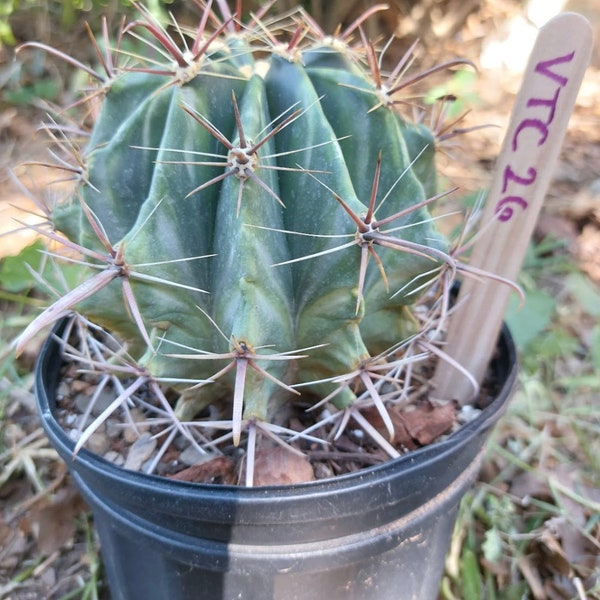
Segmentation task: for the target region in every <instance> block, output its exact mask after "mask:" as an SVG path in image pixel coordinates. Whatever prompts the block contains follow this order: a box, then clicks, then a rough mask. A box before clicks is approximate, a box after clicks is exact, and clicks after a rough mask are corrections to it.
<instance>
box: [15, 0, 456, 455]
mask: <svg viewBox="0 0 600 600" xmlns="http://www.w3.org/2000/svg"><path fill="white" fill-rule="evenodd" d="M210 4H211V3H209V5H208V7H207V8H206V9H205V11H204V12H203V14H202V17H201V20H200V24H199V26H198V28H197V29H196V30H195V32H192V33H191V34H190V33H189V31H188V30H187V29H184V28H183V27H181V28H179V31H177V29H175V31H176V35H177V36H178V37H181V42H179V41H177V42H176V41H175V39H174V38H175V37H176V36H175V34H174V35H173V36H172V35H171V34H170V33H168V31H167V29H165V28H163V26H162V25H160V24H159V23H158V22H157V21H156V20H155V19H154V18H153V17H152V16H151V15H150V13H148V12H147V11H146V10H145V9H144V8H143V7H138V8H139V9H140V11H141V18H140V20H139V21H136V22H134V23H131V24H129V25H127V26H126V27H124V28H123V29H122V30H121V33H120V36H119V41H118V44H119V45H120V44H121V37H122V36H123V35H124V34H132V35H134V36H135V38H136V39H137V41H138V43H139V46H141V50H138V51H136V52H132V53H129V52H125V51H124V50H122V49H120V48H117V49H116V50H113V51H111V52H108V53H107V54H106V55H105V56H104V55H102V56H101V58H102V60H101V64H102V67H103V69H104V72H103V73H102V74H97V73H95V72H92V71H91V70H88V72H90V73H92V77H93V78H94V79H97V80H98V81H99V85H98V87H97V89H95V90H94V91H92V92H91V93H90V95H89V98H86V100H89V101H90V102H91V103H92V104H93V106H95V107H97V106H98V104H99V103H100V108H99V109H97V110H96V113H95V115H96V116H95V118H94V122H93V124H92V126H91V130H90V131H89V134H87V133H86V138H85V139H84V142H83V143H80V145H79V146H78V145H77V144H78V143H79V142H81V135H80V134H81V132H78V135H79V137H77V139H72V138H73V136H72V135H70V134H69V133H67V132H66V131H65V132H62V133H61V134H60V136H59V139H60V141H61V144H62V146H63V147H65V146H68V147H69V148H70V149H71V150H72V153H73V156H74V157H75V159H76V161H77V177H78V184H77V187H76V190H75V192H74V193H73V194H72V196H71V197H70V198H68V199H67V200H65V201H62V202H60V203H58V204H57V205H56V206H54V207H52V210H51V213H50V217H51V219H50V220H51V223H52V232H51V233H49V234H48V235H49V236H50V237H53V238H55V239H59V236H60V239H61V240H63V239H64V238H66V241H64V243H65V244H66V245H67V247H68V248H69V249H74V250H77V251H78V252H79V253H80V254H81V255H82V256H83V257H84V258H83V261H85V263H86V264H87V266H88V270H89V278H88V279H87V280H86V281H84V282H83V283H82V284H81V285H80V286H79V287H77V288H75V289H73V290H71V291H70V292H69V293H68V294H66V295H65V296H64V297H63V298H61V299H60V300H59V301H58V302H57V303H56V304H55V305H54V306H53V307H52V308H51V309H49V310H48V311H47V312H45V313H44V314H43V315H42V316H41V317H39V318H38V319H37V320H36V322H34V324H33V326H32V328H30V329H29V330H28V331H27V332H25V334H24V335H23V337H22V339H21V342H22V343H24V340H26V339H27V337H28V335H30V333H31V332H32V331H34V330H35V329H36V328H40V327H41V326H43V325H46V324H48V323H49V322H50V321H52V320H55V319H56V318H58V317H59V316H61V315H64V314H65V313H67V312H70V311H72V310H76V311H77V312H78V313H79V314H82V315H84V316H85V318H86V319H89V321H90V322H93V323H97V324H99V325H101V326H103V327H105V328H107V329H108V330H109V331H111V332H112V333H113V334H115V335H116V336H118V337H119V339H121V340H122V341H123V342H124V343H125V344H126V348H127V351H128V356H130V357H133V358H135V359H136V364H137V367H138V369H139V370H138V373H142V374H143V376H144V377H146V378H148V379H149V380H152V381H160V382H167V383H169V384H171V385H172V386H173V388H174V389H177V390H179V393H180V398H179V401H178V403H177V406H176V410H175V414H176V415H177V416H178V418H179V419H181V421H182V422H183V421H185V422H188V421H190V420H191V419H192V418H194V417H195V416H197V415H198V414H199V413H201V412H202V411H203V410H204V411H207V410H208V407H215V406H218V407H219V411H218V413H217V414H218V418H219V419H221V421H227V422H229V423H230V430H231V432H232V436H233V440H234V442H235V444H238V443H239V442H240V439H241V436H242V435H243V434H244V432H246V431H247V430H248V428H249V426H252V425H254V424H257V423H258V424H261V423H266V424H269V423H271V422H272V420H273V415H275V414H276V413H277V412H278V411H281V409H282V406H284V405H285V403H286V402H289V401H296V399H299V401H300V402H302V403H304V404H305V405H306V406H307V407H310V406H311V405H319V406H320V405H324V404H325V403H330V405H332V406H333V407H334V408H335V409H336V410H338V411H341V412H343V411H345V410H346V411H347V410H354V409H355V408H356V407H361V406H368V405H373V404H375V405H376V406H377V407H378V410H380V412H381V413H382V416H384V415H385V410H386V409H385V407H384V401H383V400H382V398H384V397H385V399H387V398H388V397H391V396H393V394H390V390H391V391H393V390H394V386H396V388H397V390H398V393H397V394H396V395H398V394H401V391H402V389H403V388H402V385H403V383H402V381H403V379H402V377H403V376H402V372H403V370H405V367H403V364H404V363H403V361H410V359H411V357H412V358H413V359H414V357H415V356H417V355H420V353H422V352H423V351H424V350H423V348H424V345H419V340H423V339H424V338H425V337H426V336H427V331H426V326H427V325H430V326H431V323H432V322H434V321H435V319H429V320H426V319H423V318H421V317H419V316H418V311H417V312H415V311H414V310H413V309H412V308H411V307H412V305H414V303H415V302H417V301H418V299H419V298H420V297H422V295H423V293H424V292H426V291H427V290H430V289H431V286H432V285H435V286H437V288H436V289H438V292H437V294H438V295H437V297H438V298H440V297H441V296H442V295H443V293H444V290H447V289H448V286H449V282H450V280H451V278H452V274H453V273H454V271H455V265H454V264H453V261H452V259H451V257H450V256H449V254H448V252H449V250H448V243H447V241H446V240H445V239H444V237H443V236H442V235H441V234H440V233H439V232H438V231H437V230H436V228H435V226H434V223H433V219H432V217H431V215H430V214H429V212H428V208H427V206H428V203H429V201H430V200H431V199H432V197H433V196H434V195H435V194H436V193H437V182H436V167H435V164H434V158H435V156H434V154H435V153H434V150H435V147H434V140H435V133H434V132H432V131H430V130H429V129H428V128H427V127H425V126H424V125H423V123H421V122H418V123H412V122H411V121H409V120H408V119H407V118H406V116H405V115H404V114H403V113H402V111H401V110H399V106H400V105H401V104H402V95H403V94H406V92H405V91H404V88H405V85H408V83H410V81H411V77H410V76H409V75H406V74H405V70H406V68H405V67H406V64H405V63H407V62H408V60H407V57H405V58H404V59H403V60H402V61H401V63H400V64H399V65H398V66H397V67H396V68H395V69H394V70H393V71H391V72H384V71H383V67H382V66H381V62H382V61H381V52H380V51H378V50H376V49H375V47H374V45H373V44H372V43H370V42H368V41H367V40H365V38H364V35H363V33H362V30H361V27H360V22H357V23H355V24H354V25H353V26H352V27H351V28H350V29H349V30H347V31H346V32H344V33H343V34H340V35H339V36H337V37H335V38H332V37H328V36H325V35H324V34H323V33H322V32H321V31H319V29H318V27H317V26H316V25H315V24H314V22H313V21H312V20H311V19H310V17H308V15H306V14H304V13H303V12H302V11H297V12H294V13H293V14H292V15H291V16H288V17H286V18H285V19H279V20H277V19H272V18H270V17H268V16H266V15H264V14H263V15H259V16H257V17H255V18H254V20H253V21H252V22H251V23H249V24H246V25H242V24H241V23H240V22H239V21H238V20H237V19H236V18H235V17H234V16H232V15H231V14H229V13H228V11H227V9H226V7H225V3H224V2H223V3H219V6H220V8H221V11H222V13H223V14H221V15H219V16H217V14H216V12H213V10H212V9H211V7H210ZM379 8H381V7H377V9H379ZM370 12H371V13H372V12H374V10H371V11H370ZM366 16H368V15H366ZM105 35H106V32H105ZM106 37H107V36H106ZM361 39H362V44H361V43H360V42H361ZM97 47H98V46H97ZM459 63H460V61H454V62H453V63H449V64H447V65H445V66H444V67H447V66H453V65H455V64H459ZM412 79H413V80H417V79H419V76H417V77H413V78H412ZM67 138H69V139H68V141H66V140H67ZM62 236H64V238H63V237H62ZM448 274H450V278H446V279H444V281H445V282H446V284H448V285H444V286H441V285H440V281H441V280H442V278H444V277H446V276H447V275H448ZM442 288H443V290H442ZM439 290H442V291H439ZM433 301H434V303H435V302H436V299H435V296H434V300H433ZM440 302H441V301H440ZM440 310H442V309H440ZM430 337H431V336H429V337H428V338H427V339H430ZM407 357H408V358H407ZM407 364H408V363H407ZM394 369H395V373H396V374H395V375H391V374H390V373H391V372H392V371H393V370H394ZM386 394H387V396H386ZM323 401H325V402H323ZM386 401H387V400H386ZM319 403H320V404H319ZM223 407H225V408H223ZM211 414H214V413H211ZM384 420H385V418H384Z"/></svg>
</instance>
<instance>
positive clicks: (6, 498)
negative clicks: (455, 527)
mask: <svg viewBox="0 0 600 600" xmlns="http://www.w3.org/2000/svg"><path fill="white" fill-rule="evenodd" d="M402 4H403V3H402ZM408 4H411V3H408ZM412 4H413V5H414V6H413V9H414V10H409V9H407V10H406V13H405V15H406V18H405V19H404V20H403V23H402V25H401V29H402V32H404V33H407V34H410V33H411V32H414V31H419V32H420V33H422V34H423V37H424V42H425V44H426V47H427V51H428V52H429V55H428V56H426V59H427V60H429V61H431V62H435V61H437V60H439V59H440V58H444V57H447V56H455V55H457V54H458V55H463V56H464V55H466V56H468V57H469V58H471V59H473V61H474V62H475V63H476V64H477V65H479V66H480V70H479V73H478V79H477V80H476V82H474V83H472V84H469V87H468V89H467V90H466V91H467V92H468V94H469V95H470V96H471V98H472V100H473V102H474V104H475V107H474V110H472V112H471V113H469V114H468V115H467V116H466V118H465V121H464V124H465V127H468V126H478V125H481V124H484V123H485V124H490V125H493V127H490V128H488V129H482V130H479V131H477V132H476V133H474V134H471V135H467V136H464V137H463V138H461V141H460V147H459V148H455V149H454V150H453V151H452V153H451V154H449V155H448V156H447V158H446V161H445V165H444V168H445V172H446V175H447V177H448V179H449V180H452V181H453V182H457V183H459V184H460V185H461V187H462V189H463V190H465V191H466V192H477V191H478V190H480V189H481V188H483V187H485V186H486V184H487V183H489V180H490V178H491V171H492V169H493V165H494V160H495V158H496V156H497V154H498V150H499V146H500V142H501V138H502V132H503V130H504V128H505V126H506V123H507V119H508V115H509V113H510V110H511V107H512V102H513V100H514V95H515V93H516V90H517V88H518V85H519V82H520V78H519V71H520V69H521V68H522V66H523V60H524V58H525V57H526V55H527V51H526V49H524V48H526V46H527V42H528V40H529V37H530V36H531V34H532V27H531V25H530V23H529V22H528V21H527V19H526V18H525V17H524V9H523V7H522V5H521V3H519V2H516V1H514V2H513V1H510V0H502V1H500V2H497V1H495V0H482V1H481V2H479V3H477V2H475V3H474V5H475V6H476V10H474V11H473V12H472V13H470V14H469V15H468V16H467V17H466V18H464V19H462V20H458V19H451V18H444V17H448V15H449V16H450V17H452V16H453V15H456V14H457V12H455V13H453V12H452V11H449V12H448V13H447V14H446V15H444V14H440V13H439V11H438V12H436V10H432V11H430V13H429V14H428V18H429V21H430V22H431V23H430V24H431V25H433V27H432V28H431V29H430V30H428V31H429V33H428V31H421V25H422V24H423V22H424V21H423V20H422V19H419V13H418V11H417V9H416V8H415V7H417V8H418V3H412ZM449 4H450V5H451V6H453V7H455V8H456V5H466V4H468V3H465V2H458V3H453V2H450V3H449ZM565 8H566V9H569V10H578V11H580V12H583V13H584V14H585V15H586V16H588V18H589V19H590V21H591V22H592V25H593V26H594V28H595V30H596V39H599V38H600V35H599V34H600V11H599V7H598V4H597V2H596V1H595V0H575V1H571V2H568V3H566V5H565ZM442 25H443V27H444V28H445V29H444V32H445V33H446V34H447V33H448V31H450V32H451V35H450V37H447V36H446V37H443V38H441V37H439V35H437V34H436V33H435V31H434V32H433V33H432V32H431V30H435V29H436V27H439V28H442ZM80 29H81V28H80ZM34 37H35V36H34ZM63 41H65V43H68V40H63ZM2 52H3V53H4V54H3V57H2V58H4V63H3V64H2V65H1V66H2V68H3V69H4V66H5V65H8V64H11V61H12V59H13V54H12V52H11V51H10V49H6V48H5V49H3V50H2ZM57 77H64V74H62V73H60V74H59V73H57ZM64 87H65V88H68V87H69V86H68V85H65V86H64ZM462 91H465V90H462ZM599 96H600V45H598V44H597V45H596V49H595V54H594V57H593V62H592V66H591V67H590V69H589V71H588V74H587V76H586V78H585V80H584V84H583V86H582V89H581V92H580V95H579V98H578V101H577V105H576V108H575V111H574V114H573V116H572V119H571V122H570V127H569V132H568V134H567V137H566V139H565V143H564V145H563V149H562V151H561V155H560V159H559V164H558V168H557V170H556V173H555V177H554V179H553V182H552V185H551V188H550V190H549V192H548V196H547V198H546V203H545V207H544V210H543V214H542V216H541V218H540V220H539V222H538V225H537V228H536V237H537V238H538V239H545V238H548V237H550V238H554V239H557V240H559V242H560V246H559V249H558V250H555V251H556V252H559V253H561V254H562V255H563V256H566V257H567V258H568V259H569V260H570V261H572V262H573V263H574V264H576V265H577V266H578V268H579V269H581V270H582V271H583V272H585V273H587V275H588V276H589V278H590V280H591V281H593V282H595V283H598V284H600V209H599V208H598V207H599V206H600V202H599V201H600V103H598V100H597V99H598V97H599ZM39 115H40V111H39V110H38V109H37V108H34V109H31V108H24V107H15V106H10V105H9V106H7V105H5V104H3V105H2V112H1V113H0V167H2V175H1V178H0V185H1V186H2V197H1V198H0V256H7V255H13V254H17V253H18V252H19V250H20V249H21V248H22V247H24V246H26V245H28V244H29V243H31V241H32V239H33V238H34V237H35V235H34V234H33V233H32V232H31V231H26V230H24V231H23V232H22V234H20V238H21V239H20V241H17V238H16V237H15V236H11V237H10V239H9V238H8V237H3V236H2V235H1V234H2V233H4V232H6V231H8V230H12V229H13V227H14V226H13V225H12V219H14V218H15V217H16V218H18V219H19V220H21V221H23V220H29V219H31V220H32V221H36V220H37V217H35V216H32V214H31V213H30V212H28V211H33V212H34V213H35V212H37V210H38V206H37V205H36V204H35V202H34V201H33V197H35V196H36V195H37V196H39V195H40V194H41V195H43V194H44V193H47V191H48V189H49V185H48V183H49V182H48V179H47V175H46V174H45V173H43V172H42V171H41V170H39V169H37V168H32V167H16V165H19V164H21V163H22V162H23V160H24V158H25V159H27V160H30V159H31V157H32V156H34V157H40V156H41V155H43V153H42V150H43V148H42V146H43V144H40V143H39V141H37V140H39V138H37V137H36V129H37V123H38V122H39ZM474 157H475V159H474ZM6 167H10V168H12V169H13V170H14V172H15V173H16V175H17V176H18V178H19V179H21V180H23V181H25V182H26V183H27V184H28V187H29V188H30V190H31V192H32V193H31V194H29V193H26V192H25V191H24V190H23V189H22V188H21V187H20V186H18V185H16V184H15V181H14V178H13V177H9V176H8V175H7V170H6V169H5V168H6ZM24 211H25V212H24ZM2 308H3V311H5V312H8V311H10V310H11V309H10V307H8V306H7V305H4V306H3V307H2ZM574 326H576V327H577V328H581V327H583V325H582V324H581V323H577V324H576V325H574ZM582 335H583V334H582ZM38 349H39V346H36V345H35V344H32V346H31V347H30V348H28V349H27V351H26V352H25V354H24V356H23V357H22V359H21V363H20V367H21V368H22V369H24V370H30V369H31V366H32V362H33V360H34V358H35V356H36V355H37V352H38ZM84 385H85V386H88V387H84V392H85V391H86V389H91V387H90V386H93V385H94V382H85V383H84ZM3 386H4V387H3ZM0 388H2V390H3V393H6V394H8V403H7V408H6V412H5V419H6V422H7V425H6V426H5V428H4V437H5V446H6V447H8V448H11V452H13V453H14V455H15V457H18V458H19V460H22V461H23V464H24V465H25V467H23V468H22V469H21V471H22V472H23V473H25V474H24V475H19V476H12V477H10V478H9V479H8V480H7V481H2V482H1V483H0V539H1V540H2V545H1V548H0V589H1V590H2V593H1V594H0V596H1V597H2V598H3V599H4V598H6V599H10V600H38V599H39V600H41V599H44V600H58V599H60V598H63V597H66V595H67V594H71V593H74V594H75V596H70V597H87V598H101V599H102V600H108V598H109V593H108V591H107V590H106V587H105V586H103V585H102V584H101V581H102V575H101V571H100V568H99V564H98V557H97V552H98V543H97V541H96V540H95V538H94V535H93V533H92V530H91V525H90V518H89V515H88V512H87V509H86V507H85V505H84V503H83V501H82V499H81V497H80V496H79V495H78V493H77V492H76V491H75V489H74V487H73V485H72V483H71V482H70V479H69V476H68V474H67V472H66V468H65V466H64V465H63V463H62V462H61V461H60V460H57V457H56V455H55V453H54V452H53V451H51V450H50V449H49V448H48V446H47V443H46V442H45V439H44V436H43V432H42V430H41V429H40V426H39V421H38V419H37V416H36V414H35V408H34V402H33V398H32V394H31V391H30V389H31V386H29V389H24V390H14V389H12V388H11V386H10V385H9V384H8V383H7V381H5V380H1V381H0ZM71 392H72V390H69V392H68V394H67V395H68V396H71ZM589 402H590V403H593V402H597V398H595V399H594V398H593V397H591V398H590V399H589ZM443 420H444V419H442V421H443ZM550 433H551V432H550ZM557 435H558V434H557ZM515 436H518V434H516V433H515V432H505V433H503V437H504V438H507V439H514V438H515ZM415 437H418V436H415V435H414V434H412V435H409V437H408V438H407V439H405V440H404V441H403V442H401V444H400V446H399V447H402V445H410V443H414V438H415ZM332 452H335V454H334V455H332V454H331V453H332ZM342 452H343V453H344V456H345V458H348V460H343V461H342V460H341V453H342ZM357 452H358V453H359V454H360V461H359V462H357V461H356V458H357V454H356V453H357ZM323 453H325V455H324V454H323ZM312 454H313V457H314V458H315V460H316V461H318V464H320V465H324V466H323V467H315V468H314V472H316V476H321V475H322V473H321V472H320V469H321V468H322V469H323V474H324V475H325V476H327V475H328V474H329V473H331V472H335V470H336V469H339V468H341V469H344V468H346V469H348V468H357V467H358V466H360V464H361V463H363V456H364V452H363V450H362V441H361V440H358V441H357V440H356V439H355V438H353V436H352V435H351V434H347V435H346V436H344V441H343V443H341V447H340V448H337V449H336V450H335V451H332V450H331V449H327V450H323V449H322V448H314V449H312ZM123 459H124V460H126V457H125V456H123ZM15 460H17V459H16V458H15ZM178 460H179V459H178ZM269 461H271V464H272V463H274V462H276V461H277V456H275V453H274V457H272V458H270V459H269ZM348 465H350V466H348ZM189 468H190V467H189V466H188V467H186V468H181V465H180V466H178V467H177V470H178V473H177V474H175V475H174V476H175V477H184V478H185V477H189V478H190V479H193V480H213V481H214V480H215V478H219V477H221V478H223V479H225V478H229V477H233V478H234V479H238V476H239V469H238V468H237V467H235V466H233V463H232V462H231V460H230V459H229V458H227V457H225V458H219V459H217V460H216V462H215V463H213V464H212V465H211V466H210V469H206V468H205V466H203V465H199V467H198V468H197V469H196V470H192V471H188V473H187V475H186V474H184V475H181V473H185V472H186V470H187V469H189ZM273 469H274V467H273V466H271V467H269V470H273ZM497 476H498V471H497V470H496V469H494V468H491V467H490V468H486V469H484V471H483V472H482V474H481V478H482V479H483V480H486V481H492V479H493V478H494V477H497ZM561 477H562V478H563V480H564V481H572V480H574V476H573V473H572V472H571V473H569V474H567V473H563V474H562V475H561ZM500 485H501V486H502V487H503V489H505V490H509V489H510V491H511V494H513V496H514V497H520V495H519V491H518V489H517V488H519V489H523V490H526V492H523V496H525V495H528V496H529V497H531V495H534V493H535V492H536V491H538V492H539V496H540V497H543V498H546V499H547V500H548V501H550V499H551V491H550V490H549V489H548V488H547V484H545V483H544V482H542V481H541V480H538V479H536V478H535V476H534V475H533V474H532V473H530V472H529V471H527V472H522V473H520V474H519V476H518V477H514V478H513V479H511V480H510V481H508V480H507V481H506V482H501V483H500ZM596 491H597V490H596ZM566 501H568V499H567V500H566ZM569 506H572V508H573V512H572V515H574V517H573V518H574V519H575V518H579V517H580V516H581V515H580V514H579V512H578V511H579V508H580V507H579V508H578V507H577V506H574V507H573V505H572V503H571V504H569ZM532 518H537V517H536V514H533V516H532ZM556 525H557V527H559V526H560V527H562V528H563V530H562V531H563V537H562V538H560V539H561V540H562V541H564V539H565V537H564V536H565V534H564V532H565V531H566V529H565V528H566V525H565V524H564V523H562V524H560V523H558V521H557V523H556ZM571 534H572V532H571ZM553 535H554V534H553V533H552V532H550V531H549V530H548V536H546V537H544V538H539V539H537V540H536V547H535V548H534V549H533V550H532V552H531V553H530V555H528V556H527V557H525V558H524V559H523V561H522V562H521V561H520V562H519V569H520V570H521V572H523V573H526V574H527V573H529V577H528V582H529V584H530V588H531V590H533V591H531V592H530V594H529V595H528V597H531V598H534V597H535V598H548V599H550V598H572V597H575V594H576V592H575V591H573V589H572V588H570V587H568V586H566V585H565V586H564V587H563V588H561V587H560V585H559V584H560V583H561V582H564V577H566V576H567V575H565V573H566V574H569V573H570V572H571V571H570V569H571V566H570V564H569V561H568V556H570V554H569V550H568V548H567V549H566V550H565V548H564V547H560V548H557V545H556V544H557V542H556V539H558V537H553ZM557 535H558V534H557ZM568 539H569V540H570V541H571V542H572V544H573V545H574V546H575V541H574V539H573V536H572V535H571V537H569V538H568ZM580 547H582V544H581V543H580V544H579V546H577V548H580ZM589 554H590V555H591V553H589ZM596 554H598V553H597V549H596ZM592 562H593V561H592ZM497 568H498V569H500V567H497ZM592 569H593V567H592ZM548 571H550V572H551V573H552V574H557V575H556V577H555V578H554V579H553V580H554V581H558V582H559V583H557V584H556V586H554V587H552V590H567V591H564V593H560V592H559V591H554V592H552V594H551V593H550V592H548V590H549V589H550V588H551V586H542V585H541V583H540V585H539V586H538V587H536V573H547V572H548ZM494 575H495V576H496V577H497V578H498V579H499V580H500V579H502V580H504V581H506V582H508V583H507V586H508V585H509V583H510V582H511V581H512V579H513V578H514V577H515V567H514V565H511V566H510V569H508V567H507V570H506V573H504V572H500V571H497V572H495V573H494ZM549 579H552V577H549ZM85 582H90V587H89V588H86V587H85ZM92 589H93V590H94V591H93V592H92V591H90V590H92ZM569 592H570V594H571V595H569ZM86 594H87V595H86ZM578 597H579V598H583V597H584V596H581V595H579V596H578ZM590 597H592V596H590Z"/></svg>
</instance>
